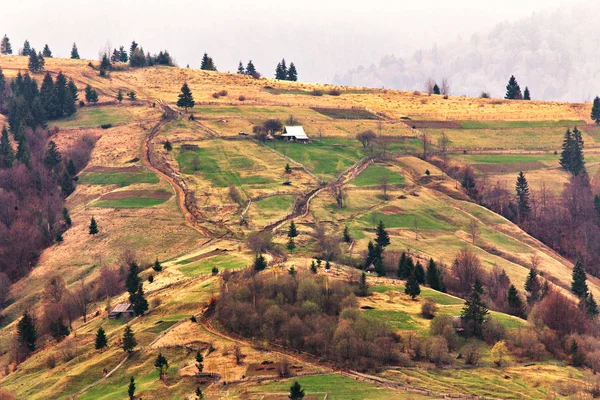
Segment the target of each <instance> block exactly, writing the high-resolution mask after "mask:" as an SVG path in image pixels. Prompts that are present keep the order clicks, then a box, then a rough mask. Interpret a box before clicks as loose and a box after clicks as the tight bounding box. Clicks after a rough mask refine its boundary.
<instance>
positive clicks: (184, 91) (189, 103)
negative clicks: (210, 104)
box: [177, 82, 196, 112]
mask: <svg viewBox="0 0 600 400" xmlns="http://www.w3.org/2000/svg"><path fill="white" fill-rule="evenodd" d="M178 97H179V100H177V107H180V108H185V112H187V110H188V108H193V107H194V104H196V103H195V102H194V96H193V95H192V91H191V90H190V88H189V86H188V84H187V82H186V83H184V84H183V86H182V87H181V93H179V96H178Z"/></svg>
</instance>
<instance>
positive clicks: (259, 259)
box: [254, 254, 267, 271]
mask: <svg viewBox="0 0 600 400" xmlns="http://www.w3.org/2000/svg"><path fill="white" fill-rule="evenodd" d="M266 268H267V260H265V256H263V255H262V254H257V255H256V257H255V258H254V270H255V271H263V270H264V269H266Z"/></svg>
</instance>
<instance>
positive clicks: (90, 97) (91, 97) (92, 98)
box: [85, 85, 98, 103]
mask: <svg viewBox="0 0 600 400" xmlns="http://www.w3.org/2000/svg"><path fill="white" fill-rule="evenodd" d="M85 101H87V102H88V103H97V102H98V92H96V89H94V88H92V86H91V85H87V86H86V87H85Z"/></svg>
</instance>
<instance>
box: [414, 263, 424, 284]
mask: <svg viewBox="0 0 600 400" xmlns="http://www.w3.org/2000/svg"><path fill="white" fill-rule="evenodd" d="M414 271H415V276H416V277H417V282H419V285H423V284H425V269H423V265H421V262H420V261H417V265H415V269H414Z"/></svg>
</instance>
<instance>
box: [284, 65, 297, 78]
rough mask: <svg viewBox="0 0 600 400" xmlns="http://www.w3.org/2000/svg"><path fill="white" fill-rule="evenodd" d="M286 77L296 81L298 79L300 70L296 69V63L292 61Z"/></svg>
mask: <svg viewBox="0 0 600 400" xmlns="http://www.w3.org/2000/svg"><path fill="white" fill-rule="evenodd" d="M286 79H287V80H288V81H292V82H296V81H297V80H298V71H297V70H296V65H294V63H290V67H289V68H288V71H287V77H286Z"/></svg>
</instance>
